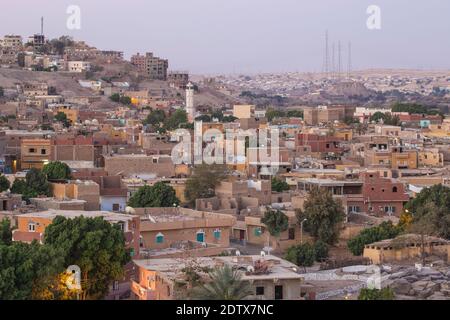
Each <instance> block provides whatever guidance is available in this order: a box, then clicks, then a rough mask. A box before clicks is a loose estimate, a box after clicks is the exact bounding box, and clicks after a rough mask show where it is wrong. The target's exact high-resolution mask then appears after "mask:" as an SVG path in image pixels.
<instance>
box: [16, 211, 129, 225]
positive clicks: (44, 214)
mask: <svg viewBox="0 0 450 320" xmlns="http://www.w3.org/2000/svg"><path fill="white" fill-rule="evenodd" d="M57 216H62V217H65V218H68V219H73V218H76V217H81V216H83V217H86V218H97V217H102V218H103V219H104V220H107V221H111V222H115V221H130V220H131V219H133V218H134V217H135V216H133V215H129V214H122V213H115V212H109V211H84V210H55V209H49V210H46V211H40V212H32V213H25V214H22V215H20V217H25V218H47V219H52V220H53V219H54V218H56V217H57Z"/></svg>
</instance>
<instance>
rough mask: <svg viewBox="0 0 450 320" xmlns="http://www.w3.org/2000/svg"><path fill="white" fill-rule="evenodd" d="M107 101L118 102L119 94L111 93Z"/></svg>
mask: <svg viewBox="0 0 450 320" xmlns="http://www.w3.org/2000/svg"><path fill="white" fill-rule="evenodd" d="M109 99H110V100H111V101H114V102H120V94H118V93H113V94H112V95H111V96H110V97H109Z"/></svg>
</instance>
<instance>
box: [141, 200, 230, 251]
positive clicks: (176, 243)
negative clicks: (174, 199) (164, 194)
mask: <svg viewBox="0 0 450 320" xmlns="http://www.w3.org/2000/svg"><path fill="white" fill-rule="evenodd" d="M135 213H136V214H138V215H140V216H141V229H140V230H141V245H142V246H143V247H144V248H145V249H149V250H156V251H157V252H156V253H157V254H162V253H164V250H166V253H167V250H168V249H170V248H172V249H175V248H178V247H180V246H182V245H183V244H184V243H191V244H196V243H197V244H199V245H201V246H202V247H204V248H209V247H212V248H219V249H220V250H219V251H216V252H215V253H216V254H219V253H220V252H221V251H223V250H224V249H226V248H228V246H229V244H230V235H231V227H232V226H233V225H234V223H235V218H234V217H233V216H231V215H226V214H219V213H211V212H203V211H196V210H191V209H186V208H179V207H176V208H138V209H135ZM194 247H195V246H194ZM153 253H154V254H156V253H155V252H153ZM150 254H152V252H150Z"/></svg>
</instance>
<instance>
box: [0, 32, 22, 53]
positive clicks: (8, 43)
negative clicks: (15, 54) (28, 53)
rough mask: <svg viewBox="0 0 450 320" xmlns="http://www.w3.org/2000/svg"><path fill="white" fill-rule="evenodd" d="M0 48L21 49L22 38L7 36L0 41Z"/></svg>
mask: <svg viewBox="0 0 450 320" xmlns="http://www.w3.org/2000/svg"><path fill="white" fill-rule="evenodd" d="M0 46H2V47H5V48H12V49H18V48H20V47H22V36H18V35H13V34H8V35H5V36H4V37H3V40H0Z"/></svg>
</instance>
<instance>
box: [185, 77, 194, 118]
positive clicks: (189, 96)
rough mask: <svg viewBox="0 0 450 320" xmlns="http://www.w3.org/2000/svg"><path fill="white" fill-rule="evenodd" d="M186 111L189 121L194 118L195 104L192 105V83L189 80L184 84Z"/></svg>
mask: <svg viewBox="0 0 450 320" xmlns="http://www.w3.org/2000/svg"><path fill="white" fill-rule="evenodd" d="M186 113H187V114H188V119H189V121H194V120H195V114H196V111H195V106H194V85H193V84H192V83H191V82H189V83H188V84H187V86H186Z"/></svg>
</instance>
